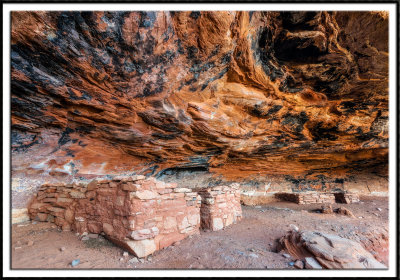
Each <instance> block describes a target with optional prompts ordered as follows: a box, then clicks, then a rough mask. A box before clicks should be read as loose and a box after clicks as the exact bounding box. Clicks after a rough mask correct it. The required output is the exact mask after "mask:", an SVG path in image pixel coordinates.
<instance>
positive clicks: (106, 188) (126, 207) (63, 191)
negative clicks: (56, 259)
mask: <svg viewBox="0 0 400 280" xmlns="http://www.w3.org/2000/svg"><path fill="white" fill-rule="evenodd" d="M200 204H201V197H200V196H199V195H198V194H197V193H195V192H192V191H191V190H190V189H185V188H177V186H176V184H166V183H164V182H161V181H157V180H155V179H154V178H150V179H144V177H142V176H137V177H128V178H120V179H118V178H117V179H114V180H112V181H107V180H103V181H92V182H91V183H89V184H88V185H87V186H84V185H80V184H67V185H63V184H58V185H44V186H42V187H41V188H40V190H39V192H38V194H37V196H36V198H35V199H34V201H33V202H32V203H31V205H30V207H29V214H30V217H31V219H37V220H40V221H50V222H52V221H54V223H55V224H56V225H58V226H60V227H62V229H63V230H75V231H77V232H79V233H84V232H88V233H89V232H90V233H101V232H104V233H105V234H106V236H107V237H108V238H109V239H111V240H112V241H113V242H115V243H117V244H118V245H120V246H122V247H124V248H126V249H127V250H129V251H130V252H131V253H134V254H135V255H136V256H138V257H144V256H147V255H149V254H151V253H153V252H154V251H156V250H159V249H161V248H164V247H166V246H169V245H171V244H172V243H174V242H176V241H179V240H182V239H184V238H185V237H187V236H188V235H192V234H196V233H199V228H200Z"/></svg>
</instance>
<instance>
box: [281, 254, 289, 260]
mask: <svg viewBox="0 0 400 280" xmlns="http://www.w3.org/2000/svg"><path fill="white" fill-rule="evenodd" d="M282 256H284V257H285V258H287V259H290V258H291V256H290V255H289V254H282Z"/></svg>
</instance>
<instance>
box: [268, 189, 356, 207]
mask: <svg viewBox="0 0 400 280" xmlns="http://www.w3.org/2000/svg"><path fill="white" fill-rule="evenodd" d="M275 197H276V198H278V199H280V200H285V201H291V202H294V203H297V204H311V203H329V204H332V203H335V202H338V203H347V204H350V203H356V202H359V201H360V198H359V196H358V194H355V193H322V192H304V193H276V194H275Z"/></svg>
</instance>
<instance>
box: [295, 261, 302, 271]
mask: <svg viewBox="0 0 400 280" xmlns="http://www.w3.org/2000/svg"><path fill="white" fill-rule="evenodd" d="M294 267H295V268H299V269H303V268H304V263H303V262H302V261H301V260H297V261H295V263H294Z"/></svg>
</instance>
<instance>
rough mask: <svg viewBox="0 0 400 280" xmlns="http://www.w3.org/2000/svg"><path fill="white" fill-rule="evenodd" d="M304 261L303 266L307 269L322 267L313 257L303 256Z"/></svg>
mask: <svg viewBox="0 0 400 280" xmlns="http://www.w3.org/2000/svg"><path fill="white" fill-rule="evenodd" d="M305 261H306V265H305V267H306V268H308V269H322V266H321V265H320V264H319V263H318V262H317V260H316V259H314V258H313V257H308V258H305Z"/></svg>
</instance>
